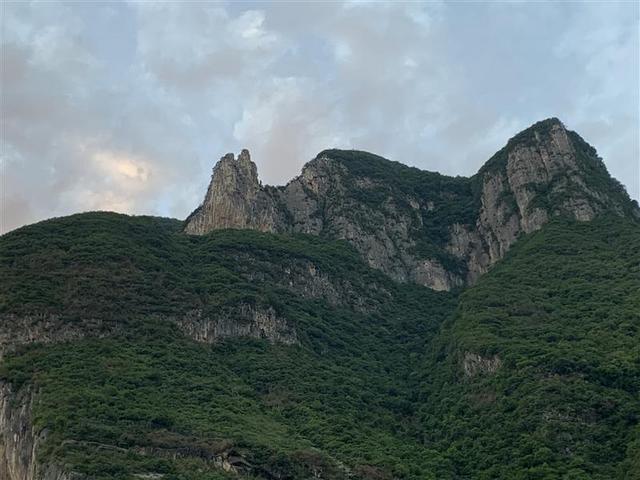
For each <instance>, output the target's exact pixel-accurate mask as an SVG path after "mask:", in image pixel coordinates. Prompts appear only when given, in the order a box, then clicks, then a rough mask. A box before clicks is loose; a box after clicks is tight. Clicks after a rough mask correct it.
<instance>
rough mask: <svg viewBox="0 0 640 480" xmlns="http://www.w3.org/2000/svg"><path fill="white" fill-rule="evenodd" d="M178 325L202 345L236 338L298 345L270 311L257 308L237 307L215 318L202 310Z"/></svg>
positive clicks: (289, 328)
mask: <svg viewBox="0 0 640 480" xmlns="http://www.w3.org/2000/svg"><path fill="white" fill-rule="evenodd" d="M177 323H178V326H179V327H180V329H181V330H182V331H183V332H184V334H185V335H187V336H188V337H191V338H193V339H194V340H195V341H197V342H203V343H215V342H217V341H219V340H222V339H225V338H236V337H249V338H262V339H265V340H268V341H270V342H272V343H282V344H285V345H292V344H296V343H298V337H297V335H296V332H295V330H294V329H293V327H292V326H291V325H290V324H289V323H288V322H287V321H286V320H285V319H284V318H282V317H279V316H278V315H277V314H276V312H275V310H274V309H273V308H272V307H267V308H259V307H256V306H254V305H249V304H246V303H240V304H237V305H234V306H233V307H228V308H226V309H223V310H222V311H221V312H220V313H218V314H216V315H214V316H206V315H203V313H202V310H193V311H191V312H189V313H187V314H186V315H184V316H183V317H182V318H180V319H179V320H177Z"/></svg>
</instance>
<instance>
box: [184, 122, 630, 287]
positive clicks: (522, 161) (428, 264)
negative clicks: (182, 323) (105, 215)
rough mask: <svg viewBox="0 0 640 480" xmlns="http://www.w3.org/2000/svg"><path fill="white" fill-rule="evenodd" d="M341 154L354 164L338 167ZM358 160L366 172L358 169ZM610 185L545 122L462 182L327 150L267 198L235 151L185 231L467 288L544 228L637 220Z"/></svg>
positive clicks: (594, 161) (593, 158) (598, 167)
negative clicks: (329, 247) (277, 236)
mask: <svg viewBox="0 0 640 480" xmlns="http://www.w3.org/2000/svg"><path fill="white" fill-rule="evenodd" d="M348 154H351V157H353V156H361V157H362V158H365V160H362V159H360V160H356V161H355V163H354V161H353V160H348V159H347V160H345V157H349V155H348ZM369 160H370V161H371V162H372V163H375V164H376V168H370V169H368V170H367V169H366V168H365V169H363V168H360V167H361V166H362V162H363V161H369ZM358 161H359V162H360V164H357V162H358ZM384 162H386V164H385V163H384ZM354 164H355V165H356V168H353V166H354ZM392 165H393V166H392ZM380 172H386V173H385V174H386V175H387V176H386V177H385V176H382V174H381V173H380ZM409 177H413V179H412V180H407V178H409ZM403 182H404V183H403ZM616 183H617V182H616V181H615V180H613V179H611V178H610V177H609V175H608V173H607V172H606V169H605V167H604V165H603V164H602V161H601V160H600V159H599V158H598V157H597V155H596V153H595V150H594V149H593V148H592V147H590V146H589V145H588V144H586V142H584V141H583V140H582V139H581V138H580V137H579V136H578V135H577V134H575V133H573V132H570V131H568V130H567V129H566V128H565V127H564V125H563V124H562V123H561V122H560V121H559V120H557V119H555V118H554V119H548V120H545V121H542V122H539V123H537V124H535V125H533V126H532V127H530V128H529V129H527V130H525V131H523V132H521V133H519V134H518V135H516V136H515V137H514V138H512V139H511V140H510V141H509V142H508V144H507V145H506V146H505V147H504V148H503V149H502V150H500V151H499V152H498V153H497V154H496V155H495V156H494V157H492V158H491V159H490V160H489V161H488V162H487V164H485V166H483V167H482V169H480V171H479V172H478V174H476V175H475V176H474V177H471V178H468V179H463V178H460V177H457V178H455V179H453V178H450V177H444V176H441V175H439V174H435V173H430V172H422V171H419V170H417V169H410V168H409V167H402V166H401V167H398V166H397V164H392V162H388V161H385V160H383V159H380V157H375V156H373V155H371V154H366V153H365V152H344V151H337V150H333V151H331V150H330V151H325V152H322V153H321V154H319V155H318V157H316V158H315V159H314V160H312V161H311V162H309V163H307V164H306V165H305V166H304V168H303V170H302V173H301V175H300V176H299V177H296V178H294V179H293V180H292V181H291V182H289V183H288V184H287V185H286V186H283V187H266V186H262V185H261V184H260V182H259V180H258V177H257V169H256V166H255V164H254V163H253V162H252V161H251V160H250V157H249V153H248V152H247V151H246V150H243V151H242V153H241V154H240V155H239V157H238V159H237V160H235V159H234V157H233V155H232V154H228V155H226V156H224V157H223V158H222V159H221V160H220V162H218V164H217V165H216V167H215V168H214V173H213V177H212V181H211V184H210V186H209V189H208V191H207V195H206V197H205V199H204V202H203V204H202V205H201V206H200V207H198V209H196V211H194V212H193V213H192V214H191V216H189V218H187V220H186V223H185V229H184V230H185V232H186V233H190V234H205V233H207V232H210V231H212V230H216V229H220V228H250V229H256V230H261V231H267V232H281V233H296V232H300V233H307V234H313V235H320V236H324V237H329V238H336V239H344V240H347V241H349V242H350V243H351V244H352V245H353V246H354V247H355V248H356V249H357V250H358V251H359V252H360V253H361V255H362V257H363V258H364V259H365V260H366V261H367V263H368V264H369V265H370V266H371V267H374V268H377V269H379V270H382V271H383V272H385V273H386V274H388V275H389V276H390V277H392V278H393V279H395V280H397V281H400V282H415V283H419V284H421V285H425V286H427V287H430V288H433V289H434V290H451V289H452V288H456V287H460V286H463V285H465V284H473V283H474V282H475V281H476V280H477V279H478V277H479V276H480V275H482V274H483V273H485V272H486V271H487V270H488V269H489V267H490V266H491V265H492V264H494V263H495V262H496V261H498V260H500V259H501V258H503V257H504V255H505V254H506V252H507V251H508V250H509V248H510V247H511V245H513V243H514V242H515V241H516V240H517V239H518V237H519V236H520V235H522V234H527V233H531V232H533V231H536V230H538V229H540V228H541V227H542V226H543V225H544V224H546V223H547V222H548V221H550V220H551V219H552V218H553V217H555V216H558V215H566V216H569V217H572V218H575V219H577V220H581V221H588V220H591V219H593V218H594V217H595V216H596V215H598V214H600V213H602V212H605V211H606V212H612V213H614V214H618V215H625V214H630V215H634V216H637V217H639V218H640V210H638V207H637V205H633V203H632V202H631V201H630V200H629V198H628V196H627V195H626V192H624V190H623V189H621V188H620V187H619V186H618V185H616ZM427 184H428V185H433V189H431V190H428V189H425V188H424V187H423V185H427ZM372 199H373V200H372ZM461 206H464V208H461ZM471 210H473V212H472V214H471V215H469V211H471ZM462 211H464V212H465V213H460V212H462ZM442 231H445V232H446V234H445V237H446V238H444V237H443V235H442V233H441V232H442ZM425 246H426V247H427V248H424V247H425Z"/></svg>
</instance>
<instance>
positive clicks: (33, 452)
mask: <svg viewBox="0 0 640 480" xmlns="http://www.w3.org/2000/svg"><path fill="white" fill-rule="evenodd" d="M35 401H36V395H35V393H34V390H33V387H32V386H25V387H23V388H22V389H21V390H20V391H18V392H15V391H14V390H13V388H12V387H11V385H10V384H8V383H6V382H3V381H0V478H1V479H2V480H82V479H83V478H84V477H83V476H81V475H75V474H71V473H68V472H65V471H64V470H63V469H62V468H60V467H59V466H58V465H55V464H53V463H48V462H42V461H40V460H39V458H38V457H37V454H38V451H39V450H38V447H39V446H40V445H41V444H42V442H43V440H44V439H45V437H46V431H44V430H37V429H36V427H35V426H34V425H33V422H32V419H31V416H32V409H33V404H34V402H35Z"/></svg>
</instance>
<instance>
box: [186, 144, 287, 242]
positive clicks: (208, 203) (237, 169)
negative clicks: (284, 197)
mask: <svg viewBox="0 0 640 480" xmlns="http://www.w3.org/2000/svg"><path fill="white" fill-rule="evenodd" d="M281 213H282V212H281V211H280V210H279V209H278V208H277V204H276V202H275V201H274V198H273V197H272V195H271V194H270V193H269V191H268V190H267V189H265V188H263V187H262V185H261V184H260V182H259V181H258V173H257V169H256V164H255V163H253V162H252V161H251V158H250V156H249V152H248V151H247V150H243V151H242V152H241V153H240V155H239V156H238V159H237V160H236V159H235V158H234V156H233V154H232V153H228V154H227V155H225V156H224V157H222V158H221V159H220V161H219V162H218V163H217V164H216V166H215V167H214V169H213V174H212V175H211V183H210V184H209V189H208V190H207V195H206V196H205V199H204V202H203V203H202V206H201V207H200V208H199V209H198V210H196V211H195V212H193V214H192V215H191V216H190V217H189V219H188V222H187V226H186V228H185V231H186V232H187V233H192V234H203V233H206V232H208V231H211V230H217V229H222V228H247V229H252V230H260V231H263V232H273V231H276V230H279V229H280V228H281V225H282V222H281V221H278V216H279V215H280V214H281Z"/></svg>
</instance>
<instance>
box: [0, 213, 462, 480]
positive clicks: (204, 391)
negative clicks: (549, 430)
mask: <svg viewBox="0 0 640 480" xmlns="http://www.w3.org/2000/svg"><path fill="white" fill-rule="evenodd" d="M180 227H181V224H180V222H178V221H173V220H166V219H157V218H151V217H127V216H124V215H116V214H107V213H90V214H82V215H75V216H71V217H65V218H60V219H55V220H51V221H46V222H42V223H39V224H36V225H32V226H29V227H25V228H23V229H20V230H17V231H15V232H12V233H10V234H7V235H5V236H3V237H2V238H0V275H2V278H3V282H2V283H1V284H0V299H1V300H2V303H1V304H0V311H1V312H2V313H1V314H2V318H1V320H2V321H1V322H0V329H1V330H0V331H1V335H0V339H1V340H2V347H3V350H4V352H5V359H4V361H3V364H2V378H3V385H2V396H1V397H0V399H1V400H2V405H0V406H1V407H2V409H1V410H0V411H1V412H2V415H0V422H1V423H2V436H1V442H0V447H1V448H0V453H1V454H2V455H1V456H0V476H3V475H4V476H3V477H2V478H9V479H10V480H17V479H20V480H22V479H23V478H33V477H32V475H33V472H37V473H36V474H35V475H36V476H35V478H47V479H51V478H54V479H62V478H67V476H65V475H67V474H70V472H74V474H77V475H80V477H79V478H92V479H95V478H100V479H111V478H118V479H123V478H127V479H129V478H145V477H144V475H151V476H150V477H146V478H167V479H172V478H194V479H195V478H197V479H201V478H222V477H224V476H225V475H226V473H225V471H228V472H229V474H230V475H232V476H233V475H235V474H241V475H243V476H249V477H252V478H253V477H257V478H309V477H310V476H313V475H315V476H316V477H318V478H335V479H338V478H346V477H347V476H349V477H350V478H352V477H353V478H386V476H387V475H395V476H398V475H400V476H404V477H407V478H429V476H430V475H433V472H434V471H435V470H436V469H437V468H439V467H437V466H438V465H439V463H440V460H439V456H438V455H437V454H436V453H435V452H433V451H431V450H429V449H427V448H424V447H423V446H422V445H421V443H420V442H419V441H418V439H419V436H418V435H417V434H416V431H415V416H414V410H413V405H412V403H411V402H410V401H409V400H408V399H409V398H410V397H411V389H410V385H411V383H412V382H411V377H410V373H411V371H412V365H413V366H414V367H415V366H417V365H418V362H419V355H420V353H421V352H422V351H423V350H424V345H425V342H426V341H428V339H429V338H431V337H432V336H433V335H434V334H435V332H436V331H437V329H438V326H439V324H440V323H441V321H442V320H443V319H444V318H445V317H446V316H447V315H448V314H449V312H451V310H452V308H453V306H454V300H455V299H454V297H453V296H451V295H449V294H446V293H435V292H432V291H430V290H428V289H425V288H423V287H419V286H414V287H409V286H405V287H402V288H400V287H399V286H398V285H397V284H395V283H394V282H392V281H390V280H389V279H388V278H387V277H385V276H384V275H383V274H381V273H380V272H377V271H375V270H371V269H370V268H369V267H367V266H366V265H365V264H364V263H362V261H361V260H360V259H359V256H358V255H357V253H356V252H355V251H354V250H353V249H352V248H351V247H349V246H348V245H347V244H346V243H344V242H328V241H324V240H321V239H319V238H316V237H311V236H290V237H283V236H275V235H269V234H261V233H258V232H252V231H219V232H216V233H215V234H212V235H208V236H204V237H193V236H186V235H184V234H182V233H180V232H179V229H180ZM61 342H62V343H61ZM209 343H213V345H209ZM21 345H22V346H21ZM29 345H30V346H29ZM16 350H17V351H16ZM50 472H54V473H50ZM65 472H66V473H65ZM54 474H55V475H56V476H53V475H54ZM47 475H49V476H47ZM135 475H139V477H135ZM153 475H156V476H155V477H153ZM372 475H373V477H372ZM140 476H142V477H140ZM376 476H377V477H376ZM74 478H75V477H74Z"/></svg>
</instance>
